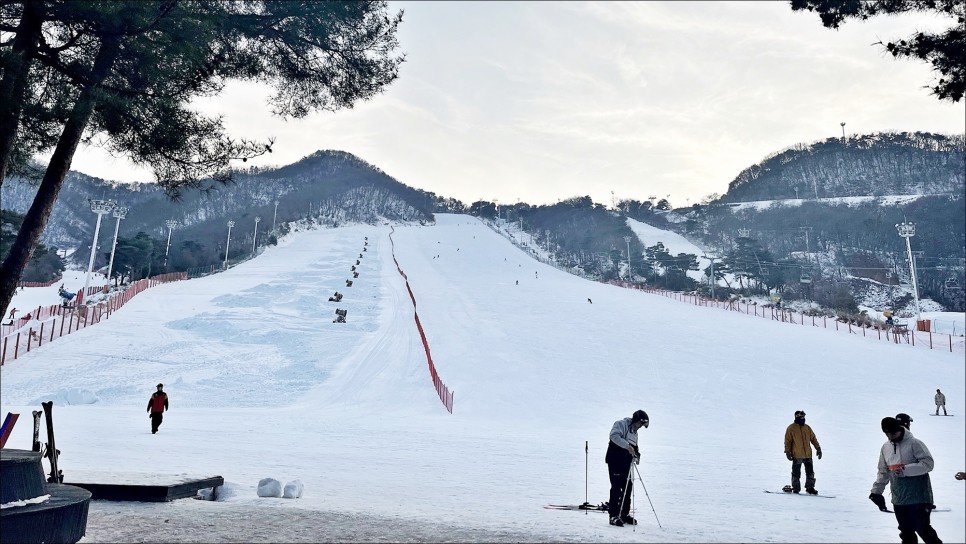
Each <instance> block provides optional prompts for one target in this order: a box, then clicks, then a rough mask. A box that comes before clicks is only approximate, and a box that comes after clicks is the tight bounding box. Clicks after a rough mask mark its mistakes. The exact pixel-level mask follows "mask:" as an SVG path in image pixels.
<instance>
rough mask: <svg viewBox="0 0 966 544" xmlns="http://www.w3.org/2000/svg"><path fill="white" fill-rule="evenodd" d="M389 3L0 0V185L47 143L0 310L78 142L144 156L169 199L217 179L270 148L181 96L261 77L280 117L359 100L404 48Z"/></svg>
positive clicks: (7, 265) (8, 261) (0, 285)
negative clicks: (231, 132) (232, 132)
mask: <svg viewBox="0 0 966 544" xmlns="http://www.w3.org/2000/svg"><path fill="white" fill-rule="evenodd" d="M387 11H388V9H387V5H386V3H385V2H382V1H358V2H301V1H284V2H277V1H269V0H260V1H256V0H252V1H247V2H213V1H209V0H137V1H117V2H78V1H66V0H19V1H18V0H7V1H4V2H2V3H0V31H2V32H3V33H4V34H5V40H4V41H3V42H2V44H0V45H2V50H0V68H2V74H0V185H2V183H3V180H4V179H5V177H6V175H7V172H8V171H11V170H13V171H16V170H17V167H16V165H14V163H15V161H18V160H20V161H23V160H24V159H25V158H27V157H29V156H30V155H31V154H32V153H35V152H39V151H48V150H52V155H51V159H50V161H49V162H48V164H47V167H46V170H45V172H44V174H43V177H42V180H41V182H40V186H39V189H38V191H37V195H36V198H35V199H34V202H33V205H32V206H31V207H30V210H29V211H28V212H27V214H26V216H25V220H24V222H23V225H22V227H21V229H20V232H19V233H18V236H17V238H16V240H15V241H14V242H13V244H12V247H11V249H10V251H9V253H8V255H7V257H6V258H5V259H4V261H3V263H2V265H0V311H5V310H6V308H7V306H8V305H9V303H10V299H11V297H12V296H13V291H14V289H15V288H16V283H17V280H18V279H19V278H20V276H21V274H22V273H23V269H24V267H25V266H26V263H27V262H28V260H29V258H30V255H31V253H32V251H33V250H34V248H35V247H36V245H37V243H38V240H39V238H40V235H41V233H42V232H43V230H44V226H45V225H46V222H47V220H48V218H49V216H50V212H51V209H52V208H53V205H54V202H55V201H56V200H57V195H58V193H59V191H60V189H61V186H62V185H63V181H64V177H65V176H66V174H67V171H68V170H69V168H70V163H71V159H72V158H73V155H74V152H75V150H76V149H77V146H78V144H79V143H80V142H81V141H82V140H85V139H86V140H88V141H94V140H93V137H95V136H96V137H97V141H102V142H104V145H105V146H106V147H107V148H108V149H109V150H111V151H112V152H116V153H119V154H123V155H126V156H128V157H130V158H131V159H132V160H133V161H134V162H136V163H138V164H142V165H146V166H149V167H150V168H151V169H152V170H153V171H154V175H155V177H156V179H157V181H158V183H159V184H160V185H162V186H163V187H164V188H165V189H166V191H167V192H168V194H169V195H170V196H171V197H173V198H177V197H178V196H179V195H180V194H181V192H182V191H183V190H185V189H187V188H205V183H206V181H205V180H209V181H208V183H210V181H211V180H213V181H215V182H227V181H229V179H230V175H229V172H230V171H229V170H228V166H229V164H230V162H231V161H233V160H239V159H240V160H243V161H244V160H247V159H248V158H250V157H254V156H257V155H260V154H263V153H266V152H270V151H271V141H270V140H269V141H268V143H265V142H254V141H249V140H236V139H232V138H230V137H229V136H228V135H227V134H226V133H225V130H224V127H223V126H222V122H221V120H220V119H218V118H208V117H205V116H203V115H201V114H200V113H199V112H197V111H195V110H193V109H192V108H190V107H189V106H188V105H189V103H190V102H191V100H192V99H195V98H197V97H202V96H213V95H217V94H218V93H219V92H220V91H221V90H222V88H223V86H224V84H225V82H227V81H229V80H248V81H256V82H263V83H268V84H271V85H272V86H273V87H274V88H275V91H276V94H275V97H274V108H273V112H274V113H276V114H278V115H283V116H292V117H304V116H305V115H308V114H309V113H310V112H313V111H318V110H330V111H332V110H338V109H341V108H347V107H351V106H352V105H353V104H354V103H356V102H357V101H359V100H364V99H368V98H371V97H372V96H374V95H375V94H377V93H379V92H381V90H382V89H383V88H384V87H385V86H386V85H388V84H389V83H391V82H392V81H393V80H394V79H395V78H396V77H397V71H398V66H399V64H400V63H401V62H402V60H403V59H402V57H401V56H397V55H395V54H394V50H395V49H396V48H397V46H398V43H397V40H396V37H395V35H396V30H397V28H398V25H399V23H400V22H401V18H402V14H401V13H399V14H397V15H395V16H393V17H390V16H389V15H388V13H387ZM6 36H9V39H7V37H6ZM27 114H30V115H27ZM52 127H57V130H56V131H55V130H52ZM11 165H14V167H13V168H11Z"/></svg>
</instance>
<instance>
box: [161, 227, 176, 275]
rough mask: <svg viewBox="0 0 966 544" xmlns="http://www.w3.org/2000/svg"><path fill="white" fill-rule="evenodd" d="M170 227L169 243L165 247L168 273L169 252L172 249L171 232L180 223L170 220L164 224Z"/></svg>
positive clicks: (165, 266) (165, 269)
mask: <svg viewBox="0 0 966 544" xmlns="http://www.w3.org/2000/svg"><path fill="white" fill-rule="evenodd" d="M164 224H165V225H167V226H168V243H167V245H165V246H164V271H165V272H167V271H168V250H170V249H171V231H173V230H174V228H175V227H176V226H178V222H177V221H175V220H174V219H168V220H167V221H165V222H164Z"/></svg>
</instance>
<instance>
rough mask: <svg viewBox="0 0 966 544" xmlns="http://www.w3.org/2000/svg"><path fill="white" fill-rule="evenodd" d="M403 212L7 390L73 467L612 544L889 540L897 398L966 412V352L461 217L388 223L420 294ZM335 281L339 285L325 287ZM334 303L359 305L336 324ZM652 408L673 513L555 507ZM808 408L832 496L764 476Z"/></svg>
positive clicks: (940, 521) (75, 337)
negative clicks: (772, 313) (620, 522)
mask: <svg viewBox="0 0 966 544" xmlns="http://www.w3.org/2000/svg"><path fill="white" fill-rule="evenodd" d="M389 231H390V226H388V225H378V226H351V227H345V228H339V229H327V230H318V231H310V232H300V233H294V234H291V235H290V236H288V237H287V238H286V239H284V240H283V241H282V243H281V245H280V246H279V247H273V248H269V249H268V250H266V252H265V253H264V254H263V255H262V256H260V257H258V258H256V259H254V260H252V261H249V262H247V263H244V264H241V265H239V266H237V267H235V268H233V269H231V270H229V271H227V272H224V273H221V274H217V275H214V276H210V277H206V278H201V279H196V280H190V281H186V282H177V283H173V284H167V285H162V286H159V287H156V288H153V289H150V290H148V291H145V292H144V293H142V294H140V295H138V296H137V297H135V298H134V300H132V301H131V302H130V303H128V304H127V305H126V306H124V308H123V309H122V310H120V311H118V312H117V313H115V314H114V315H112V316H111V318H110V319H109V320H108V321H106V322H104V323H102V324H99V325H97V326H94V327H90V328H88V329H85V330H82V331H80V332H78V333H75V334H72V335H70V336H68V337H66V338H63V339H61V340H58V341H56V342H51V343H49V344H46V345H44V346H43V347H42V348H40V349H37V350H34V351H31V353H29V354H28V355H27V356H25V357H22V358H20V359H17V360H16V361H14V362H13V363H11V364H7V365H4V366H3V367H2V369H0V372H2V380H0V393H2V395H0V404H2V406H0V410H2V411H3V412H4V413H5V412H6V411H14V412H19V413H21V414H24V413H29V411H30V410H32V409H36V407H37V405H39V403H40V402H41V401H44V400H54V401H55V404H57V405H58V422H57V425H58V427H57V445H58V447H59V448H60V449H61V450H62V454H61V457H60V468H61V469H62V470H63V471H64V474H65V475H67V479H68V481H69V479H70V478H69V477H70V474H71V472H72V471H74V472H76V471H84V470H90V471H121V472H150V473H165V474H181V473H191V474H197V473H210V474H220V475H222V476H224V478H225V480H226V482H227V484H226V489H225V490H224V493H222V500H223V501H224V503H223V504H226V505H234V506H249V507H251V508H252V509H255V510H257V511H261V512H269V513H270V512H274V511H278V510H276V509H280V508H297V509H306V510H332V511H345V512H352V513H363V514H377V515H382V516H390V517H394V518H398V519H400V520H404V521H407V522H409V521H417V522H425V523H434V522H439V521H441V520H442V521H446V522H447V523H450V524H452V523H458V524H460V525H464V526H466V527H469V528H483V529H493V530H499V531H513V532H522V533H525V534H532V535H535V536H536V537H539V538H543V539H565V540H579V541H606V542H613V541H637V542H669V541H670V542H735V541H758V542H764V541H770V542H774V541H783V542H806V541H807V542H868V541H895V540H896V539H897V534H896V529H895V520H894V518H892V517H891V516H883V515H882V513H881V512H879V511H878V510H877V509H876V508H875V506H874V505H873V504H872V503H871V502H870V501H869V500H868V498H867V497H868V494H869V488H870V487H871V485H872V481H873V479H874V478H875V465H876V461H877V458H878V451H879V447H880V446H881V444H882V442H883V441H884V436H883V434H882V432H881V431H880V430H879V420H880V419H881V418H882V417H884V416H891V415H895V414H896V413H897V412H906V413H912V414H916V413H926V412H927V411H933V410H934V408H935V407H934V405H933V404H932V403H933V399H932V395H933V394H934V392H935V390H936V389H937V388H941V389H942V390H943V392H945V394H946V397H947V400H948V402H947V408H948V409H949V412H950V413H951V414H962V413H963V412H964V411H966V387H964V383H966V375H964V362H963V360H962V355H961V354H950V353H944V352H942V351H938V350H937V351H929V350H919V349H915V348H912V347H902V346H895V345H890V344H886V343H884V342H874V341H868V340H864V339H862V338H861V337H854V336H852V337H850V336H849V335H844V334H837V333H834V332H830V331H825V330H823V329H817V328H810V327H789V326H787V325H782V324H780V323H775V322H771V321H768V320H764V319H753V318H750V317H748V316H745V315H742V314H737V313H734V312H726V311H723V310H716V309H712V308H704V307H696V306H692V305H689V304H682V303H679V302H676V301H674V300H670V299H667V298H664V297H660V296H653V295H648V294H644V293H640V292H634V291H629V290H625V289H621V288H618V287H613V286H609V285H603V284H598V283H594V282H590V281H587V280H582V279H579V278H576V277H574V276H571V275H568V274H566V273H563V272H560V271H557V270H555V269H553V268H550V267H547V266H544V265H542V264H540V263H537V262H535V261H533V260H531V259H529V258H528V257H527V256H526V255H525V254H524V253H522V252H521V251H519V250H517V249H516V248H514V247H513V246H512V245H510V244H509V243H508V242H507V241H506V240H504V239H503V238H501V237H500V236H499V235H498V234H496V233H494V232H493V231H492V230H490V229H489V228H488V227H486V226H485V225H483V224H481V223H480V222H479V221H477V220H476V219H474V218H471V217H468V216H461V215H439V216H437V224H436V225H433V226H400V225H396V226H395V234H394V235H393V240H394V242H395V257H396V259H397V260H398V263H399V266H400V267H401V268H402V269H403V270H404V271H405V273H406V275H407V277H408V280H409V284H410V287H411V288H412V292H413V297H414V298H415V300H416V307H415V310H414V308H413V304H412V302H411V300H410V298H409V293H408V292H407V291H406V288H405V280H404V279H403V277H402V276H401V275H400V274H399V273H398V272H397V271H396V264H395V263H394V262H393V255H392V252H391V250H390V243H389V238H388V236H389ZM365 237H368V241H369V245H368V246H364V239H365ZM363 247H367V250H366V251H365V252H363ZM360 252H363V253H364V257H363V258H362V259H359V260H360V264H359V265H358V266H357V269H358V271H359V273H360V274H359V277H358V278H355V279H354V280H353V285H352V287H347V286H346V283H345V281H346V279H348V278H351V277H352V275H351V272H350V267H351V266H352V265H353V264H354V263H355V261H356V260H357V259H358V255H359V253H360ZM335 291H339V292H341V293H343V294H344V299H343V300H342V301H341V302H339V303H334V302H328V301H327V299H328V297H329V296H331V295H332V294H333V293H334V292H335ZM588 298H590V299H592V300H593V304H590V303H588V301H587V299H588ZM336 308H341V309H345V310H347V314H346V323H333V319H334V318H335V313H334V312H335V309H336ZM414 311H415V312H418V315H419V318H420V322H421V323H422V325H423V327H424V330H425V332H426V340H427V344H428V346H429V348H430V351H431V356H432V359H433V361H434V363H435V366H436V369H437V371H438V373H439V376H440V378H441V380H442V381H443V382H444V383H445V384H446V386H447V387H449V388H450V389H451V390H452V391H454V392H455V396H454V409H453V413H452V414H450V413H448V412H447V411H446V409H445V408H444V407H443V405H442V402H441V401H440V398H439V396H438V395H437V391H436V390H435V389H434V388H433V384H432V383H431V381H430V378H429V369H428V364H427V359H426V353H425V351H424V349H423V344H422V341H421V339H420V337H419V334H418V332H417V330H416V326H415V319H414ZM158 382H163V383H164V384H165V391H167V392H168V395H169V397H170V405H171V409H170V411H169V412H167V413H166V415H165V419H164V425H163V426H162V427H161V430H160V432H159V433H158V434H157V435H152V434H151V432H150V422H149V420H148V418H147V415H146V412H145V404H146V402H147V399H148V397H149V396H150V394H151V392H152V391H153V390H154V386H155V385H156V384H157V383H158ZM68 401H69V402H72V403H73V404H70V405H67V402H68ZM641 408H642V409H645V410H646V411H647V413H648V414H649V416H650V419H651V424H650V427H649V428H648V429H645V430H642V431H641V433H640V436H641V449H642V451H643V452H644V453H643V461H642V462H641V465H640V471H641V474H642V476H643V478H644V481H645V484H646V486H647V491H648V493H649V495H650V498H651V500H652V501H653V504H654V508H655V511H656V512H657V514H658V515H659V516H660V520H661V523H662V525H663V527H664V528H663V529H659V528H658V527H657V524H656V523H654V519H653V516H652V514H651V512H649V510H650V507H649V505H648V504H647V501H646V500H645V498H644V496H643V493H641V491H640V490H639V491H638V497H637V502H636V511H637V514H636V515H635V517H637V519H638V520H639V521H640V525H638V526H636V528H633V529H632V528H630V527H624V528H615V527H611V526H609V525H607V520H606V518H605V517H603V516H575V515H573V514H572V513H564V512H557V511H553V510H548V509H544V508H543V506H544V505H547V504H579V503H581V502H583V501H584V500H585V499H584V497H585V495H584V493H585V491H584V466H585V465H584V463H585V452H584V442H585V441H589V475H588V487H589V497H588V500H589V501H590V502H591V503H598V502H600V501H603V500H606V498H607V490H608V479H607V473H606V468H605V465H604V461H603V459H604V451H605V447H606V444H607V436H608V432H609V431H610V428H611V425H612V424H613V422H614V421H615V420H616V419H618V418H622V417H627V416H629V415H630V414H631V413H632V412H633V411H634V410H636V409H641ZM795 410H805V411H806V412H807V413H808V414H809V416H808V423H809V425H810V426H811V427H812V428H813V429H814V430H815V432H816V434H817V436H818V439H819V440H820V441H821V443H822V449H823V453H824V458H823V459H822V460H818V461H816V462H815V470H816V476H817V488H818V489H819V491H820V492H821V493H823V494H828V495H835V496H836V499H834V500H828V501H808V500H782V499H776V498H775V497H772V496H769V495H768V494H766V493H762V492H761V490H762V489H764V488H771V487H774V486H775V485H776V483H778V484H781V483H782V482H784V481H785V480H786V479H788V477H789V472H790V469H791V466H790V465H791V464H790V463H789V462H788V461H787V460H786V459H785V456H784V454H783V444H782V440H783V435H784V430H785V427H786V426H787V425H788V424H789V423H790V422H791V420H792V414H793V412H794V411H795ZM957 420H958V421H957ZM961 421H962V418H961V417H917V418H916V419H915V422H914V423H913V431H914V432H915V434H916V437H917V438H920V439H921V440H923V441H924V442H925V443H926V445H927V446H928V447H929V448H930V450H931V451H932V453H933V455H934V456H935V459H936V469H935V470H934V471H933V473H932V483H933V490H934V492H935V495H936V504H937V505H939V506H940V507H944V508H950V509H951V512H950V513H949V514H944V515H941V516H940V515H937V516H935V517H934V518H933V523H934V526H935V527H936V529H937V531H938V533H939V535H940V537H942V538H943V540H945V541H949V542H956V541H960V542H961V541H963V540H964V539H966V523H964V507H966V504H964V503H966V493H964V487H963V485H964V482H961V481H956V480H954V479H953V474H954V473H955V472H956V471H961V470H964V469H966V467H964V466H963V462H964V461H963V459H964V458H966V455H964V443H966V430H964V428H963V425H962V423H961ZM29 433H30V429H29V426H22V425H21V426H18V427H17V428H16V429H15V430H14V432H13V435H12V436H11V438H10V441H9V442H8V447H15V448H24V449H28V448H29V443H30V436H29ZM294 452H299V453H298V454H297V455H295V454H293V453H294ZM264 477H273V478H276V479H278V480H280V481H283V482H285V481H290V480H295V479H299V480H301V481H302V482H303V484H304V486H305V492H304V495H303V497H302V498H300V499H297V500H282V499H277V500H276V499H261V498H258V497H256V495H255V487H256V485H257V482H258V480H259V479H261V478H264ZM779 487H780V485H779ZM192 502H198V503H200V501H192ZM210 504H215V505H216V506H217V505H218V503H210ZM206 508H212V506H207V505H206V506H197V507H194V506H192V507H191V508H185V507H182V508H178V509H177V513H178V515H181V516H189V515H192V514H191V512H194V511H197V512H202V513H204V512H205V511H206V510H205V509H206ZM199 515H201V514H199ZM118 530H121V528H119V529H118ZM212 530H214V531H217V530H218V528H214V529H212ZM224 530H228V528H224ZM306 530H308V531H311V530H312V528H311V527H306Z"/></svg>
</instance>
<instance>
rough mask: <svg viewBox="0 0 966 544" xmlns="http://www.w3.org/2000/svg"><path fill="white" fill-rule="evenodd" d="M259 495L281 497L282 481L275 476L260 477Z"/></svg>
mask: <svg viewBox="0 0 966 544" xmlns="http://www.w3.org/2000/svg"><path fill="white" fill-rule="evenodd" d="M258 496H259V497H281V496H282V482H280V481H278V480H276V479H275V478H262V479H261V480H259V481H258Z"/></svg>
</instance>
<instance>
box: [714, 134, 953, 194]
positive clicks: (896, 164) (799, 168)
mask: <svg viewBox="0 0 966 544" xmlns="http://www.w3.org/2000/svg"><path fill="white" fill-rule="evenodd" d="M964 157H966V155H964V137H963V136H961V135H957V136H946V135H941V134H931V133H928V132H912V133H908V132H901V133H877V134H868V135H854V136H849V137H847V138H845V139H842V138H829V139H827V140H824V141H821V142H815V143H811V144H798V145H795V146H793V147H791V148H788V149H785V150H784V151H781V152H779V153H775V154H774V155H771V156H769V157H767V158H766V159H765V160H763V161H761V162H760V163H758V164H755V165H753V166H750V167H748V168H746V169H745V170H743V171H742V172H741V173H740V174H738V176H737V177H736V178H735V179H734V181H732V182H731V183H730V184H729V185H728V193H727V194H726V195H724V196H723V197H721V199H720V201H719V202H722V203H733V202H749V201H757V200H779V199H790V198H802V199H818V198H830V197H845V196H882V195H907V194H933V195H936V194H963V191H964V170H966V158H964Z"/></svg>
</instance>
